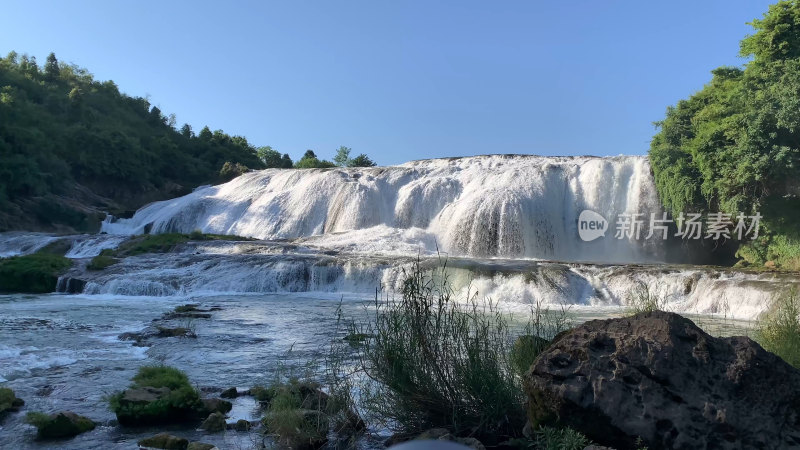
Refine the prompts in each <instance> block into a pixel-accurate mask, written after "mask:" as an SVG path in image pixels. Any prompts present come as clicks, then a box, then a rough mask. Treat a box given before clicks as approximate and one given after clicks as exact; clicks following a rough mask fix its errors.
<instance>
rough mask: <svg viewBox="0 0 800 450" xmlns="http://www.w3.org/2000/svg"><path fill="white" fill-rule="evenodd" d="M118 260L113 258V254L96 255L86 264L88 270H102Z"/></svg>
mask: <svg viewBox="0 0 800 450" xmlns="http://www.w3.org/2000/svg"><path fill="white" fill-rule="evenodd" d="M118 262H119V260H118V259H116V258H114V257H113V256H108V255H97V256H95V257H94V258H92V260H91V261H89V264H87V265H86V268H87V269H88V270H103V269H105V268H107V267H109V266H113V265H114V264H116V263H118Z"/></svg>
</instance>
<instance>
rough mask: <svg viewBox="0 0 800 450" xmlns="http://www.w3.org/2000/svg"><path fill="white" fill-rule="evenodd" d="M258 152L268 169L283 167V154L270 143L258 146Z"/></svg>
mask: <svg viewBox="0 0 800 450" xmlns="http://www.w3.org/2000/svg"><path fill="white" fill-rule="evenodd" d="M256 154H257V155H258V157H259V158H261V161H264V165H265V166H266V167H267V168H268V169H270V168H276V169H279V168H281V167H283V161H282V160H281V154H280V153H279V152H278V151H277V150H275V149H273V148H272V147H270V146H269V145H265V146H263V147H258V148H257V149H256Z"/></svg>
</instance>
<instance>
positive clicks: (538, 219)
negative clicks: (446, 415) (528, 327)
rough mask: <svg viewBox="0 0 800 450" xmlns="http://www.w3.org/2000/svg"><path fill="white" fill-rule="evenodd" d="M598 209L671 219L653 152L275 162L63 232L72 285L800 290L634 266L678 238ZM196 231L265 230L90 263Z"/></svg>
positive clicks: (729, 302) (738, 306)
mask: <svg viewBox="0 0 800 450" xmlns="http://www.w3.org/2000/svg"><path fill="white" fill-rule="evenodd" d="M586 209H588V210H592V211H595V212H597V213H599V214H601V215H603V216H604V217H605V218H606V219H607V220H608V221H609V224H610V226H611V227H612V228H613V226H614V220H615V218H616V216H617V215H619V214H621V213H629V214H630V213H642V214H644V215H645V217H647V216H649V214H650V213H657V214H660V212H661V208H660V205H659V202H658V198H657V196H656V191H655V187H654V183H653V180H652V177H651V174H650V168H649V164H648V161H647V159H646V158H645V157H636V156H630V157H611V158H595V157H538V156H500V155H493V156H478V157H469V158H453V159H437V160H426V161H414V162H410V163H407V164H403V165H400V166H396V167H375V168H352V169H326V170H322V169H309V170H263V171H258V172H251V173H248V174H245V175H243V176H240V177H238V178H236V179H234V180H232V181H231V182H229V183H226V184H222V185H219V186H207V187H202V188H198V189H197V190H195V191H194V192H193V193H192V194H189V195H186V196H184V197H180V198H176V199H173V200H168V201H163V202H157V203H153V204H151V205H148V206H146V207H144V208H142V209H141V210H139V211H138V212H137V213H136V214H135V215H134V216H133V217H132V218H131V219H123V220H114V219H113V218H110V219H108V220H107V221H106V222H105V223H104V224H103V228H102V229H103V231H105V232H106V233H109V234H105V235H92V236H89V235H76V236H67V237H60V238H61V239H70V240H71V241H72V247H71V249H70V250H69V252H68V253H67V255H66V256H68V257H70V258H74V259H76V260H78V262H76V264H75V266H74V267H73V269H71V270H70V271H69V273H67V274H66V275H64V276H63V277H62V279H61V280H60V281H59V290H60V291H61V292H83V293H85V294H100V295H113V296H120V295H121V296H127V295H131V296H184V295H188V296H193V295H206V294H210V295H215V294H219V293H260V292H303V291H323V292H350V293H362V294H363V293H368V292H374V289H375V288H377V287H379V286H380V287H383V288H386V289H389V290H392V289H396V288H398V287H399V283H400V281H401V280H402V271H403V269H404V268H407V267H408V265H409V264H410V261H411V259H412V258H413V257H416V256H417V255H419V254H422V258H423V261H427V263H426V264H429V265H430V264H432V263H433V262H435V261H436V258H430V256H433V255H435V254H436V252H437V251H440V252H442V253H445V254H447V255H449V256H450V257H451V264H450V267H451V272H450V274H451V276H452V281H453V282H454V287H455V288H456V289H457V290H459V291H464V290H465V289H468V288H472V289H476V290H477V291H478V292H479V293H480V295H481V296H488V297H491V298H493V299H495V300H497V301H500V302H502V303H504V304H507V305H518V306H522V307H525V305H529V304H531V303H534V302H543V303H544V304H547V305H555V304H561V303H567V304H572V305H582V306H592V307H594V306H605V305H608V306H613V305H620V304H624V303H625V300H626V298H627V297H628V296H629V295H630V294H631V292H634V291H635V290H636V289H637V288H639V287H641V286H647V287H648V288H649V289H650V290H651V291H652V292H653V293H654V294H655V295H657V296H659V297H660V298H663V299H665V300H666V301H668V302H669V303H670V305H671V308H672V309H673V310H675V311H683V312H697V313H720V314H729V316H730V317H739V318H745V319H750V318H754V317H755V316H756V315H757V314H758V313H759V312H761V311H763V310H764V308H765V307H767V306H768V305H769V302H770V299H771V298H772V296H773V295H774V294H775V293H776V292H780V291H781V290H785V289H786V288H787V287H788V286H790V285H797V284H798V280H797V278H796V277H793V276H784V277H782V278H781V277H777V278H776V277H775V276H772V275H768V274H753V273H742V272H736V271H726V270H716V269H710V268H700V267H687V266H664V265H649V266H647V265H646V266H640V265H625V264H627V263H637V262H645V263H648V262H649V263H661V262H664V261H665V254H666V253H667V248H666V245H664V244H663V242H662V241H660V240H646V239H622V240H619V239H615V238H614V232H613V230H609V231H608V232H607V233H606V235H605V236H604V237H602V238H599V239H597V240H595V241H591V242H584V241H582V240H581V239H580V238H579V235H578V230H577V219H578V216H579V215H580V212H581V211H583V210H586ZM194 230H201V231H203V232H205V233H218V234H231V235H241V236H248V237H255V238H259V239H264V240H262V241H256V242H249V241H248V242H226V241H201V242H190V243H186V244H183V245H180V246H178V247H177V248H175V249H173V250H172V251H171V252H169V253H168V254H153V255H147V254H145V255H140V256H134V257H127V258H124V259H121V260H120V261H119V262H118V263H117V264H114V265H112V266H110V267H108V268H106V269H104V270H102V271H91V270H86V269H85V267H86V264H87V263H88V260H89V258H91V257H93V256H95V255H97V254H99V253H100V252H101V250H103V249H105V248H113V247H116V246H117V245H119V244H120V243H121V242H122V241H123V240H124V239H126V238H127V235H129V234H138V233H142V232H146V231H147V232H151V233H161V232H184V233H188V232H191V231H194ZM54 239H56V237H53V236H47V235H42V234H30V233H28V234H20V233H17V234H6V235H0V255H1V254H6V255H13V254H24V253H30V252H32V251H35V250H36V249H38V248H40V247H41V246H42V245H44V244H46V243H47V242H51V241H52V240H54ZM287 240H288V241H289V242H287ZM531 260H551V261H552V260H557V261H563V262H566V264H563V263H559V264H553V263H538V262H535V261H531ZM582 261H583V262H586V261H588V262H594V263H601V265H594V264H578V263H577V262H582ZM687 261H688V258H687ZM609 264H610V265H609ZM434 265H435V264H434ZM461 294H464V292H461Z"/></svg>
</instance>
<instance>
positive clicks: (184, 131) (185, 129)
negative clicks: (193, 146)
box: [181, 123, 194, 139]
mask: <svg viewBox="0 0 800 450" xmlns="http://www.w3.org/2000/svg"><path fill="white" fill-rule="evenodd" d="M181 136H183V137H185V138H186V139H190V138H193V137H194V131H192V126H191V125H189V124H188V123H185V124H183V126H182V127H181Z"/></svg>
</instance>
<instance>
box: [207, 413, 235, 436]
mask: <svg viewBox="0 0 800 450" xmlns="http://www.w3.org/2000/svg"><path fill="white" fill-rule="evenodd" d="M227 425H228V424H227V423H225V416H224V415H222V414H221V413H218V412H215V413H211V414H209V416H208V417H207V418H206V420H204V421H203V423H202V425H200V428H201V429H203V430H206V431H209V432H211V433H216V432H218V431H225V428H227Z"/></svg>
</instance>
